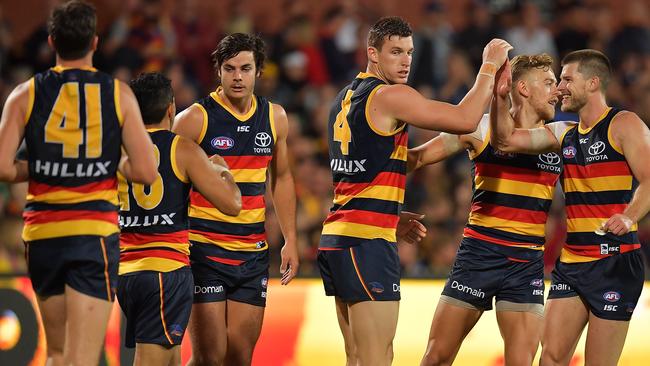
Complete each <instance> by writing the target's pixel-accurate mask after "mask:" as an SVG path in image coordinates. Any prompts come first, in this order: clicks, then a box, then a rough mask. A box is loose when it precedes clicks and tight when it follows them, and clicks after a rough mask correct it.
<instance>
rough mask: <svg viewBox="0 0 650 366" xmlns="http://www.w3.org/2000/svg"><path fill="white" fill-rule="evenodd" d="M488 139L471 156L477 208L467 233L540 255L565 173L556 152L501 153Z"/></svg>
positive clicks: (466, 227)
mask: <svg viewBox="0 0 650 366" xmlns="http://www.w3.org/2000/svg"><path fill="white" fill-rule="evenodd" d="M485 118H486V117H484V120H485ZM489 141H490V136H489V134H487V135H486V136H485V137H484V139H483V146H482V147H481V150H480V151H477V152H476V153H475V154H474V155H473V156H470V158H471V160H472V175H473V177H474V180H473V182H472V207H471V209H470V213H469V219H468V221H467V225H466V226H465V230H464V233H463V235H464V236H465V237H470V238H475V239H480V240H483V241H487V242H490V243H494V244H500V245H505V246H515V247H521V248H528V249H534V250H540V251H541V250H543V249H544V241H545V226H546V219H547V217H548V211H549V209H550V208H551V202H552V200H553V191H554V190H555V185H556V183H557V180H558V178H559V176H560V173H561V171H562V162H561V159H560V156H559V155H558V154H557V153H554V152H549V153H545V154H539V155H530V154H520V153H508V152H502V151H500V150H497V149H494V148H493V147H492V146H491V145H490V144H489Z"/></svg>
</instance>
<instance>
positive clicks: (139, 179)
mask: <svg viewBox="0 0 650 366" xmlns="http://www.w3.org/2000/svg"><path fill="white" fill-rule="evenodd" d="M131 175H132V176H131V177H130V178H131V181H133V182H135V183H140V184H146V185H152V184H154V182H155V181H156V179H157V178H158V170H157V169H141V170H139V171H134V172H132V173H131Z"/></svg>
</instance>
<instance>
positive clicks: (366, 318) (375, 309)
mask: <svg viewBox="0 0 650 366" xmlns="http://www.w3.org/2000/svg"><path fill="white" fill-rule="evenodd" d="M398 313H399V301H362V302H357V303H355V304H350V305H348V317H349V320H350V328H351V329H352V336H353V339H354V343H355V345H356V350H357V355H358V357H359V366H370V365H372V366H383V365H386V366H388V365H390V364H391V363H392V361H393V338H395V330H396V328H397V316H398ZM380 320H381V321H380Z"/></svg>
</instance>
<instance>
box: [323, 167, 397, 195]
mask: <svg viewBox="0 0 650 366" xmlns="http://www.w3.org/2000/svg"><path fill="white" fill-rule="evenodd" d="M370 186H389V187H397V188H402V189H404V187H405V186H406V175H404V174H399V173H390V172H381V173H379V174H377V176H376V177H375V179H374V180H373V181H372V182H370V183H348V182H339V183H334V194H341V195H345V196H353V195H356V194H358V193H360V192H361V191H363V190H364V189H366V188H368V187H370Z"/></svg>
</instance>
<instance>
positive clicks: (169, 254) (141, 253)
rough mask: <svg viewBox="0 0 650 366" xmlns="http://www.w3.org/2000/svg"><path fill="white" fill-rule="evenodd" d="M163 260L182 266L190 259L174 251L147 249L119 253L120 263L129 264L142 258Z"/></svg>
mask: <svg viewBox="0 0 650 366" xmlns="http://www.w3.org/2000/svg"><path fill="white" fill-rule="evenodd" d="M152 257H153V258H165V259H171V260H174V261H177V262H181V263H184V264H190V259H189V258H188V257H187V255H185V254H183V253H181V252H177V251H174V250H164V249H147V250H137V251H125V252H122V253H120V262H130V261H135V260H138V259H143V258H152Z"/></svg>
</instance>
